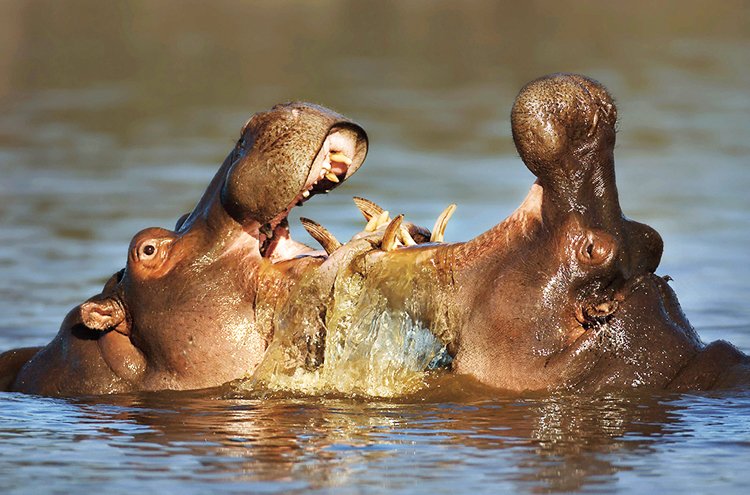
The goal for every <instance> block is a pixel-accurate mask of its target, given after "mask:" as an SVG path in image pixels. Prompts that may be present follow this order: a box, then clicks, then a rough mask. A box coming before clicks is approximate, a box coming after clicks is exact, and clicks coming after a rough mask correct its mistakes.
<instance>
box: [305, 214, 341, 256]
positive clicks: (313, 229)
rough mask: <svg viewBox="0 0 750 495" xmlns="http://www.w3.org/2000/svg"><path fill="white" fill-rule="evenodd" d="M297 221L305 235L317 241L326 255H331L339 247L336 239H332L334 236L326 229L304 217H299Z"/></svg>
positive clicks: (339, 244)
mask: <svg viewBox="0 0 750 495" xmlns="http://www.w3.org/2000/svg"><path fill="white" fill-rule="evenodd" d="M299 220H300V222H302V226H303V227H304V228H305V230H306V231H307V233H308V234H310V236H312V238H313V239H315V240H316V241H318V243H320V245H321V246H323V249H325V250H326V253H328V254H331V253H332V252H334V251H336V250H337V249H338V248H340V247H341V243H340V242H339V241H338V239H336V237H334V235H333V234H331V232H330V231H329V230H328V229H326V228H325V227H323V226H322V225H320V224H319V223H318V222H315V221H313V220H310V219H309V218H304V217H301V218H300V219H299Z"/></svg>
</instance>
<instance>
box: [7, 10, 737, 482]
mask: <svg viewBox="0 0 750 495" xmlns="http://www.w3.org/2000/svg"><path fill="white" fill-rule="evenodd" d="M625 5H626V4H624V3H623V5H619V4H614V3H612V4H610V3H605V4H602V5H599V4H588V3H587V4H583V5H575V4H574V5H570V4H569V3H567V2H565V3H562V2H561V3H560V6H556V4H552V5H548V4H547V3H543V2H525V3H524V5H523V6H521V5H499V4H496V3H494V2H492V3H491V2H487V3H483V2H471V3H469V4H468V5H466V4H462V3H459V2H393V3H389V2H373V3H372V5H369V4H367V3H364V2H355V3H349V2H339V1H328V2H310V3H304V2H300V3H296V2H291V3H289V2H285V3H283V5H276V3H274V2H264V3H253V4H248V5H245V4H243V5H240V4H237V3H235V2H226V3H222V2H211V3H210V4H208V3H207V4H206V5H205V6H202V5H200V4H198V3H195V4H184V3H182V2H169V1H162V2H142V3H133V4H117V5H114V4H109V3H99V2H85V1H73V2H53V1H50V2H44V1H36V2H29V3H24V2H12V1H8V2H2V3H0V222H1V223H0V350H5V349H9V348H12V347H19V346H27V345H41V344H44V343H46V342H48V341H49V340H50V339H51V337H52V336H53V335H54V333H55V332H56V330H57V327H58V325H59V323H60V321H61V320H62V318H63V316H64V315H65V313H66V312H67V310H68V309H69V308H70V307H72V306H74V305H75V304H77V303H79V302H81V301H82V300H84V299H85V298H87V297H89V296H90V295H93V294H95V293H97V292H98V290H99V288H100V287H101V285H102V284H103V282H104V281H105V280H106V278H107V277H108V276H109V275H110V274H112V273H113V272H114V271H116V270H118V269H119V268H121V267H122V266H123V264H124V261H125V252H126V248H127V245H128V242H129V240H130V238H131V237H132V235H133V234H135V233H136V232H137V231H138V230H140V229H142V228H145V227H149V226H163V227H171V226H172V225H173V224H174V221H175V220H176V219H177V218H178V217H179V216H180V215H181V214H182V213H184V212H186V211H188V210H190V209H191V208H192V206H193V205H194V204H195V202H196V201H197V199H198V197H199V195H200V193H201V192H202V190H203V189H204V188H205V186H206V184H207V183H208V181H209V179H210V177H211V176H212V175H213V173H214V171H215V169H216V167H217V166H218V164H219V163H220V161H221V159H222V158H223V157H224V155H225V154H226V153H227V152H228V151H229V149H230V147H231V146H232V144H233V141H234V139H235V138H236V136H237V135H238V133H239V129H240V127H241V125H242V124H243V123H244V122H245V120H246V119H247V117H248V116H249V115H250V114H251V113H252V112H254V111H259V110H262V109H266V108H268V107H270V106H271V105H273V104H274V103H277V102H280V101H285V100H290V99H305V100H311V101H315V102H318V103H322V104H324V105H326V106H330V107H332V108H335V109H337V110H338V111H340V112H342V113H344V114H346V115H349V116H351V117H353V118H355V119H356V120H358V121H359V122H360V123H362V124H363V125H364V127H365V128H366V129H367V130H368V132H369V134H370V141H371V151H370V155H369V157H368V160H367V162H366V164H365V166H364V167H363V169H362V170H361V171H360V172H358V173H357V175H356V176H354V177H353V178H352V179H351V180H350V181H348V182H347V183H346V184H345V185H343V186H342V187H340V188H338V189H337V190H336V191H335V192H333V193H332V194H330V195H329V196H327V197H318V198H315V199H314V200H313V201H311V202H310V203H309V204H308V205H306V206H305V207H304V208H303V209H302V211H298V212H295V214H296V215H299V214H300V213H302V214H304V215H305V216H307V217H311V218H313V219H315V220H317V221H319V222H321V223H322V224H323V225H325V226H326V227H328V228H329V229H330V230H331V231H333V232H334V233H335V234H336V235H337V236H338V237H339V238H340V239H345V238H348V237H349V236H351V235H352V234H353V233H354V232H356V231H358V230H360V229H361V227H362V223H361V220H360V216H359V214H358V212H357V211H356V209H355V208H354V205H353V204H352V203H351V200H350V198H351V196H353V195H359V196H364V197H367V198H369V199H372V200H375V201H377V202H378V203H381V204H382V205H383V206H385V207H386V208H387V209H389V210H390V211H391V212H393V213H399V212H404V213H406V215H407V219H410V220H411V221H413V222H415V223H419V224H423V225H427V226H431V225H432V223H433V222H434V220H435V217H436V216H437V215H438V214H439V212H440V211H441V210H442V209H443V208H444V207H445V206H446V205H447V204H449V203H451V202H455V203H457V204H458V207H459V208H458V211H457V212H456V214H455V215H454V217H453V220H452V221H451V224H450V225H449V227H448V231H447V240H449V241H450V240H463V239H467V238H469V237H471V236H474V235H476V234H478V233H480V232H481V231H483V230H484V229H486V228H488V227H489V226H491V225H493V224H495V223H497V222H498V221H500V220H501V219H502V218H503V217H504V216H506V215H507V214H508V213H510V211H512V209H513V208H515V206H516V205H517V204H518V203H519V202H520V201H521V199H522V198H523V197H524V195H525V194H526V191H527V190H528V187H529V185H530V184H531V182H532V176H531V174H530V173H529V172H528V171H527V170H526V169H525V167H524V166H523V165H522V164H521V163H520V161H519V160H518V158H517V156H516V154H515V151H514V149H513V146H512V143H511V140H510V124H509V119H508V114H509V109H510V106H511V104H512V101H513V97H514V96H515V94H516V92H517V91H518V89H519V88H520V87H521V86H522V85H523V84H524V83H525V82H527V81H528V80H530V79H532V78H534V77H537V76H539V75H542V74H545V73H549V72H554V71H560V70H564V71H579V72H583V73H585V74H587V75H590V76H592V77H594V78H597V79H599V80H601V81H602V82H603V83H604V84H605V85H607V86H608V87H609V88H610V89H611V90H612V92H613V93H614V95H615V97H616V98H617V101H618V105H619V115H620V132H619V134H618V147H617V173H618V184H619V188H620V196H621V202H622V205H623V209H624V210H625V212H626V214H627V215H628V216H630V217H631V218H634V219H636V220H639V221H643V222H646V223H648V224H650V225H652V226H654V227H655V228H656V229H657V230H658V231H659V232H660V233H661V234H662V236H663V237H664V240H665V244H666V249H665V253H664V257H663V261H662V265H661V268H660V270H659V271H660V273H662V274H669V275H671V276H672V277H673V278H674V279H675V281H674V282H673V287H674V288H675V290H676V292H677V294H678V295H679V297H680V301H681V303H682V305H683V308H684V309H685V312H686V313H687V315H688V317H689V318H690V320H691V322H692V323H693V324H694V326H695V327H696V328H697V329H698V331H699V333H700V334H701V336H702V337H703V339H704V340H706V341H710V340H715V339H719V338H722V339H726V340H729V341H731V342H733V343H735V344H736V345H737V346H738V347H740V348H741V349H742V350H743V351H745V352H749V351H750V306H749V305H748V304H747V301H748V300H750V283H748V280H750V257H749V256H748V249H747V246H748V244H750V214H749V212H750V195H749V194H748V190H750V166H749V165H750V144H749V143H750V140H748V136H749V135H750V96H749V95H750V27H749V26H750V13H748V7H747V5H746V4H745V3H743V2H722V3H720V4H718V5H717V4H715V3H708V2H705V3H703V2H680V3H678V4H673V5H669V4H663V3H659V4H658V5H652V4H651V3H644V4H643V5H634V4H633V3H627V6H625ZM292 223H293V224H295V225H294V233H295V236H296V238H298V239H305V238H306V235H305V233H304V231H303V230H302V229H301V228H298V225H299V223H298V222H297V221H296V220H293V221H292ZM404 328H406V327H404ZM407 330H408V328H407ZM0 437H2V441H1V442H0V492H3V493H22V492H23V493H37V492H40V491H46V492H57V493H69V492H74V491H81V492H86V491H93V490H101V491H106V492H107V493H129V494H132V493H133V492H134V491H136V492H137V491H141V492H160V491H165V492H184V493H198V492H202V493H206V492H211V493H218V492H268V493H273V492H295V491H297V492H310V491H313V492H314V491H320V492H340V493H352V492H358V493H373V492H385V491H388V492H404V493H416V492H423V493H458V492H468V491H478V492H493V493H494V492H498V491H522V492H524V491H527V492H545V491H575V490H581V491H592V492H609V491H622V492H642V491H643V492H648V491H658V492H665V493H669V492H676V493H688V492H703V493H717V492H720V493H744V492H745V491H746V487H747V486H748V484H750V474H749V473H748V469H747V459H748V458H749V457H748V455H749V454H750V449H749V448H748V446H750V396H749V395H748V394H746V393H731V394H700V395H682V396H680V395H665V396H657V397H653V396H643V395H632V396H629V395H625V396H606V397H594V398H591V397H575V396H573V397H566V396H554V397H503V396H501V395H498V394H496V393H493V392H491V391H487V390H482V389H476V388H474V386H473V385H471V384H468V383H464V382H462V381H458V382H456V381H455V380H453V381H452V380H446V379H440V380H438V381H437V382H436V383H433V384H432V385H431V388H430V390H428V392H426V393H423V394H422V395H418V396H410V397H405V398H401V399H390V402H387V401H374V400H364V399H350V398H345V397H341V396H340V397H338V398H335V397H328V398H322V399H321V398H317V397H316V398H305V397H296V398H295V397H288V396H284V395H283V394H270V395H268V396H262V395H252V394H250V395H248V394H247V393H246V392H245V393H240V392H238V391H237V390H232V389H227V390H222V391H214V392H210V393H194V394H155V395H134V396H125V397H111V398H96V399H81V400H58V399H44V398H37V397H31V396H23V395H19V394H7V393H3V394H0Z"/></svg>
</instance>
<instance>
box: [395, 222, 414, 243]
mask: <svg viewBox="0 0 750 495" xmlns="http://www.w3.org/2000/svg"><path fill="white" fill-rule="evenodd" d="M398 240H399V241H401V244H403V245H404V246H416V245H417V241H415V240H414V238H413V237H412V236H411V234H410V233H409V231H408V230H407V229H406V227H404V226H403V225H402V226H401V227H400V228H399V229H398Z"/></svg>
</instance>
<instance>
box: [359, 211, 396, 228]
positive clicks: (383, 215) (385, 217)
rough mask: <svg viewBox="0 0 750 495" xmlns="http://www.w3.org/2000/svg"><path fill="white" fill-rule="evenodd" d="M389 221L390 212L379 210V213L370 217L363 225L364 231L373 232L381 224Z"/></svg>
mask: <svg viewBox="0 0 750 495" xmlns="http://www.w3.org/2000/svg"><path fill="white" fill-rule="evenodd" d="M390 221H391V217H390V213H388V211H382V212H380V215H378V216H376V217H372V218H371V219H370V220H369V221H368V222H367V225H365V232H375V231H376V230H378V229H379V228H380V227H382V226H383V225H385V224H387V223H388V222H390Z"/></svg>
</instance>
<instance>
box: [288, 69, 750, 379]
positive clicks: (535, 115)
mask: <svg viewBox="0 0 750 495" xmlns="http://www.w3.org/2000/svg"><path fill="white" fill-rule="evenodd" d="M511 119H512V129H513V138H514V142H515V144H516V147H517V149H518V151H519V154H520V156H521V158H522V160H523V161H524V163H525V164H526V166H527V167H528V168H529V169H530V170H531V171H532V172H533V173H534V175H535V176H536V177H537V181H536V182H535V184H534V185H533V186H532V188H531V191H530V192H529V194H528V196H527V198H526V199H525V200H524V202H523V204H522V205H521V206H520V207H519V208H518V209H517V210H516V211H515V212H514V213H513V214H512V215H510V217H508V218H507V219H506V220H505V221H503V222H502V223H500V224H499V225H497V226H495V227H494V228H492V229H490V230H489V231H487V232H485V233H484V234H482V235H480V236H478V237H477V238H475V239H473V240H471V241H469V242H466V243H459V244H432V245H420V246H413V247H402V248H397V249H391V250H383V249H379V248H373V247H372V246H371V243H370V242H368V241H367V240H366V239H355V240H353V241H351V242H349V243H347V244H345V245H344V246H343V247H342V248H340V249H339V250H338V251H336V252H334V253H333V254H332V255H331V256H330V257H329V259H328V260H327V261H326V262H325V263H324V264H323V265H322V266H321V267H320V269H319V271H320V273H321V274H322V276H321V277H320V278H318V279H316V281H315V283H316V284H318V285H320V284H322V283H323V281H325V280H326V279H325V277H327V284H328V285H327V286H325V284H323V285H324V286H323V287H319V288H317V289H316V291H317V293H318V294H319V300H320V301H321V302H320V304H319V306H320V307H321V308H327V313H326V315H327V316H326V318H325V319H324V321H326V324H328V325H330V324H331V316H330V315H331V314H332V311H333V310H334V309H337V310H338V311H339V312H340V311H341V306H342V303H341V301H339V300H336V299H335V296H334V295H329V294H330V293H332V290H331V287H333V286H334V285H335V284H341V280H342V279H343V278H344V277H348V278H349V279H350V280H351V279H354V280H362V281H363V284H364V289H362V292H363V294H365V295H366V296H367V297H368V298H370V299H372V293H373V292H378V293H380V294H381V295H382V297H383V298H385V299H386V300H387V301H388V307H389V308H390V310H396V311H406V312H407V313H408V314H409V317H410V318H411V320H412V321H413V322H415V323H418V324H420V325H424V326H427V327H428V328H429V330H431V331H432V333H433V334H435V335H436V336H438V337H439V338H440V339H441V340H442V341H443V343H444V344H445V345H446V346H447V349H448V351H449V353H450V354H451V356H452V357H453V361H452V364H451V367H452V369H453V371H455V372H457V373H461V374H467V375H471V376H473V377H475V378H476V379H478V380H479V381H481V382H482V383H485V384H489V385H491V386H494V387H497V388H501V389H506V390H511V391H531V390H540V391H544V390H556V389H569V390H576V391H597V390H607V389H622V388H630V387H651V388H660V389H674V390H693V389H711V388H720V387H731V386H735V385H747V384H748V383H750V360H749V359H748V357H747V356H745V355H744V354H742V353H741V352H739V351H738V350H737V349H736V348H734V347H733V346H732V345H730V344H728V343H726V342H723V341H718V342H714V343H712V344H710V345H708V346H705V345H704V344H703V343H702V342H701V341H700V339H699V337H698V335H697V334H696V332H695V330H694V329H693V327H692V326H691V325H690V323H689V322H688V320H687V319H686V317H685V315H684V314H683V312H682V310H681V308H680V305H679V303H678V301H677V297H676V296H675V294H674V293H673V291H672V290H671V289H670V287H669V286H668V284H667V280H665V278H663V277H661V276H658V275H656V274H655V271H656V269H657V267H658V265H659V262H660V259H661V255H662V248H663V244H662V239H661V237H660V236H659V234H658V233H657V232H656V231H655V230H654V229H652V228H651V227H649V226H647V225H644V224H641V223H638V222H635V221H632V220H629V219H627V218H626V217H625V216H624V215H623V213H622V210H621V209H620V204H619V200H618V194H617V188H616V185H615V172H614V155H613V152H614V145H615V123H616V119H617V110H616V108H615V105H614V102H613V100H612V98H611V97H610V95H609V94H608V93H607V91H606V90H605V89H604V88H603V87H602V86H601V85H600V84H599V83H597V82H595V81H593V80H590V79H588V78H585V77H582V76H578V75H572V74H556V75H552V76H548V77H544V78H541V79H538V80H535V81H533V82H531V83H529V84H528V85H527V86H526V87H524V88H523V90H522V91H521V92H520V94H519V96H518V98H517V99H516V102H515V104H514V107H513V110H512V115H511ZM308 299H309V297H308ZM363 300H364V299H362V298H360V300H359V303H358V304H360V303H361V301H363ZM345 304H346V305H350V306H351V302H350V301H346V302H345ZM290 306H291V305H290ZM298 306H299V305H298ZM296 311H299V312H304V310H299V309H298V310H296ZM294 313H295V310H288V311H287V314H294ZM355 316H356V315H355ZM340 320H341V318H340V317H337V321H340ZM293 323H294V320H293ZM282 324H283V321H282ZM328 330H330V328H329V329H328ZM325 331H326V329H323V330H320V331H318V335H320V334H324V333H325ZM303 337H304V338H303V339H302V341H303V342H304V343H305V344H300V346H301V347H304V345H307V346H308V347H309V342H311V341H312V342H318V341H320V340H321V339H320V338H319V337H311V336H310V335H306V336H303ZM316 339H317V340H316ZM318 343H319V342H318ZM320 345H323V344H320ZM316 352H317V354H318V355H320V354H321V353H320V351H316ZM307 361H308V362H309V361H310V359H309V358H308V360H307Z"/></svg>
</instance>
